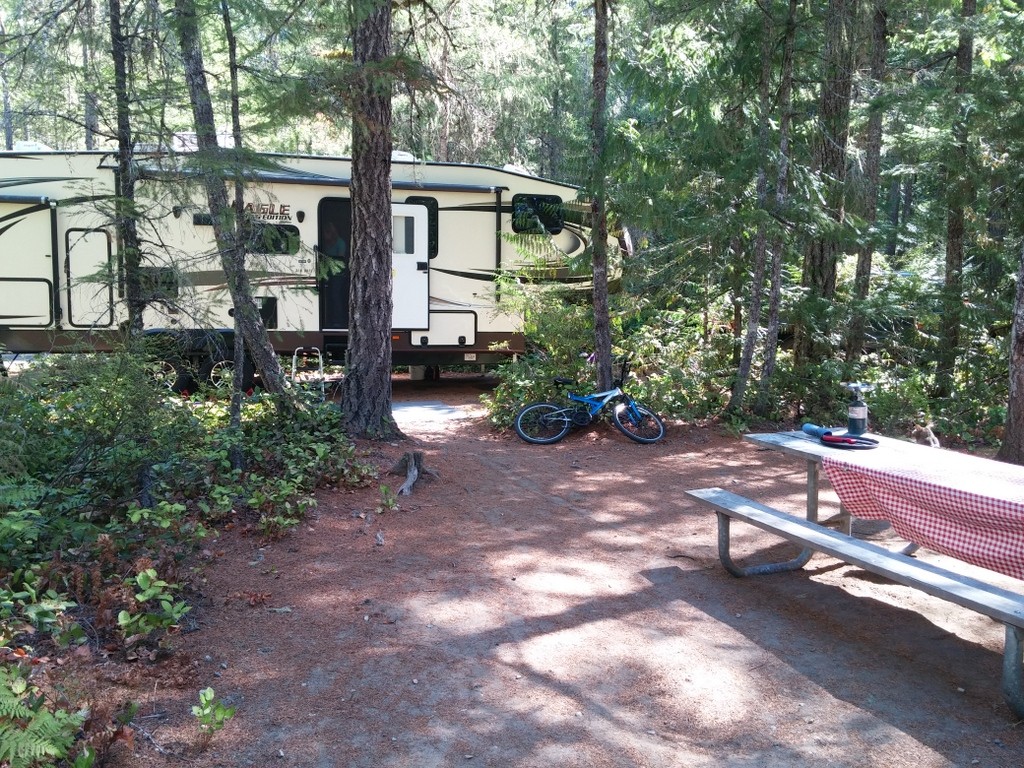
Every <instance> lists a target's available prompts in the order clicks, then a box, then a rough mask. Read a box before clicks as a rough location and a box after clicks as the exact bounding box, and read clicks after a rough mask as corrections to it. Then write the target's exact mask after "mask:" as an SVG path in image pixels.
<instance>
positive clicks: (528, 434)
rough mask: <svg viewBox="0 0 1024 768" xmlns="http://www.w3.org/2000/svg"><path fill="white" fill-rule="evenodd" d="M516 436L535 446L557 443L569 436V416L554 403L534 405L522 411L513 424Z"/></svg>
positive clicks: (562, 408)
mask: <svg viewBox="0 0 1024 768" xmlns="http://www.w3.org/2000/svg"><path fill="white" fill-rule="evenodd" d="M513 426H514V427H515V430H516V434H517V435H519V436H520V437H521V438H523V440H525V441H526V442H528V443H533V444H534V445H550V444H551V443H557V442H558V441H559V440H561V439H562V438H563V437H565V436H566V435H567V434H569V428H570V426H571V424H570V423H569V416H568V413H567V411H566V409H565V408H564V407H562V406H561V405H555V404H554V403H533V404H532V405H527V406H526V407H524V408H522V409H520V411H519V413H517V414H516V420H515V421H514V422H513Z"/></svg>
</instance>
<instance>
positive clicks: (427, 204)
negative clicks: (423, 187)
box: [405, 195, 440, 259]
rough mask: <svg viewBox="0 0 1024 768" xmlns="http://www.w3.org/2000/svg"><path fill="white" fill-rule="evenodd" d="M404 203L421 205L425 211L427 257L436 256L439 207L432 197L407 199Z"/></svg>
mask: <svg viewBox="0 0 1024 768" xmlns="http://www.w3.org/2000/svg"><path fill="white" fill-rule="evenodd" d="M405 202H406V203H408V204H409V205H422V206H423V207H424V208H426V209H427V257H428V258H431V259H433V258H435V257H436V256H437V214H438V211H439V210H440V207H439V206H438V204H437V200H436V199H434V198H433V197H417V196H415V195H414V196H412V197H407V198H405Z"/></svg>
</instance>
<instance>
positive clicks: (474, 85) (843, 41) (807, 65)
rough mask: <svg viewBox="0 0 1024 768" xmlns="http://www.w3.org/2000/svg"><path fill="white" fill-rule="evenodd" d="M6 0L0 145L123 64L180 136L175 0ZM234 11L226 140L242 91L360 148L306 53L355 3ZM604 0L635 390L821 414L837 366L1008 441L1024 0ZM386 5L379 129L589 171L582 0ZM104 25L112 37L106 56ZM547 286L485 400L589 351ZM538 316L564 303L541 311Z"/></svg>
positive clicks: (260, 124)
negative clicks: (125, 0) (390, 107)
mask: <svg viewBox="0 0 1024 768" xmlns="http://www.w3.org/2000/svg"><path fill="white" fill-rule="evenodd" d="M3 5H4V6H5V7H4V9H3V16H2V25H3V26H2V30H0V33H2V35H3V37H2V42H3V45H2V51H0V55H2V57H3V75H2V87H3V126H4V141H5V144H6V146H7V147H8V148H11V147H13V146H14V142H16V141H28V142H33V141H36V142H40V143H42V144H45V145H47V146H50V147H53V148H55V149H75V148H101V147H109V146H111V145H112V142H113V141H114V140H115V138H116V136H117V126H118V118H119V113H118V109H119V107H118V104H117V103H115V101H114V100H113V97H112V94H113V93H114V92H115V90H116V89H115V87H114V86H115V85H116V84H117V83H118V82H123V83H124V85H125V88H126V93H127V94H128V97H129V105H127V111H128V114H129V117H130V121H131V133H132V137H133V141H134V142H135V144H136V146H143V147H156V148H173V147H174V146H175V145H176V143H177V145H179V146H180V145H181V143H182V141H184V142H186V143H187V142H188V141H189V137H190V136H194V131H195V127H194V123H192V117H191V110H190V105H189V99H190V94H189V90H188V89H187V88H186V87H185V86H184V84H183V78H182V72H183V63H182V57H181V49H180V48H179V46H178V44H177V42H176V37H175V21H174V20H175V18H180V8H178V9H173V8H170V7H163V6H161V5H160V4H158V3H154V2H143V3H130V4H122V3H120V2H111V3H108V4H106V6H97V5H94V4H93V3H91V2H80V3H72V4H61V5H60V6H59V7H58V6H56V5H52V4H48V3H39V2H5V3H4V4H3ZM599 5H600V6H601V9H602V10H601V12H602V13H604V12H605V11H604V10H603V9H604V4H603V3H602V4H599ZM224 8H227V6H226V5H225V6H223V8H222V7H221V6H218V5H216V4H212V5H210V6H209V7H203V6H202V5H201V4H200V5H199V6H197V13H198V17H199V19H200V30H201V34H202V35H203V45H204V48H205V49H206V51H207V64H206V68H207V70H208V71H209V72H210V73H211V82H212V94H213V99H212V101H213V108H214V112H215V116H216V120H217V125H218V126H219V130H220V132H221V134H222V136H223V137H230V135H231V133H232V129H231V115H230V113H229V108H230V105H231V103H232V100H231V98H230V93H231V90H230V89H231V88H232V87H234V88H235V89H236V91H235V92H236V93H237V94H238V103H239V104H240V120H239V125H240V127H241V128H242V133H243V135H244V143H245V146H246V147H248V148H251V149H258V150H267V151H280V152H303V153H327V154H331V153H334V154H348V153H350V152H351V149H352V130H351V122H350V112H351V110H350V106H351V105H350V104H349V103H346V101H345V100H344V98H343V97H341V96H338V97H337V98H334V100H333V101H332V97H331V96H330V94H336V93H339V92H340V89H339V88H338V87H337V84H336V83H332V82H331V79H330V78H331V77H332V76H338V70H331V69H330V68H329V67H327V66H325V62H330V61H332V60H334V61H337V60H339V59H340V60H344V59H345V57H346V56H348V55H349V54H348V53H347V51H348V50H349V46H350V44H349V42H348V39H349V38H348V37H347V36H348V34H349V33H348V30H349V29H350V25H349V23H348V21H347V19H348V18H349V16H348V14H349V9H348V8H347V6H335V5H333V4H326V5H321V4H308V3H291V4H288V3H280V4H277V3H269V4H267V3H264V4H257V5H253V4H249V3H236V4H233V5H232V7H231V9H230V16H231V20H232V26H229V27H228V30H229V32H231V35H233V37H232V36H229V35H227V34H226V33H225V26H224V23H223V18H222V17H223V16H224V13H223V9H224ZM610 10H611V13H610V20H611V26H610V41H611V44H610V62H611V66H610V69H609V85H608V89H609V90H608V101H607V113H606V114H607V120H608V123H607V125H608V131H607V135H606V138H605V139H604V141H603V146H602V147H601V149H600V151H599V153H600V156H601V157H600V159H601V162H602V163H603V167H604V170H605V173H604V174H602V179H603V180H604V182H605V184H606V189H605V190H602V191H603V192H604V195H603V197H606V199H607V201H608V205H609V207H610V210H611V211H612V213H613V232H614V231H617V232H618V233H620V234H621V235H623V236H624V237H626V236H628V237H629V238H630V239H631V241H632V249H633V250H632V253H631V255H629V256H628V257H627V258H626V259H625V261H624V263H623V279H622V282H621V284H620V285H618V286H616V287H618V288H619V289H620V290H619V291H618V292H617V293H614V294H613V297H612V306H611V314H612V324H613V335H614V337H615V343H616V347H617V350H618V351H619V352H628V353H629V354H630V355H632V356H633V357H634V358H635V359H636V361H637V363H638V365H637V368H638V372H639V373H640V374H641V378H642V379H643V380H644V382H645V384H646V388H647V392H646V393H645V395H646V397H647V399H648V400H650V401H651V405H652V406H654V407H655V408H656V409H659V410H661V411H662V412H664V413H666V414H667V415H675V416H682V417H700V416H706V415H712V414H716V415H717V414H723V413H724V414H726V415H727V416H728V418H729V419H731V420H732V422H733V423H734V425H735V426H736V427H737V428H743V426H744V425H745V424H746V422H747V421H749V420H750V418H752V417H754V416H756V417H760V418H768V419H779V418H782V417H792V416H807V417H813V418H817V419H820V420H822V421H828V422H829V423H831V422H836V423H840V420H841V418H842V410H843V404H844V402H845V400H846V396H845V394H844V392H843V390H842V389H841V387H840V382H842V381H851V380H859V381H865V382H869V383H872V384H875V385H876V386H877V388H878V389H877V391H876V392H875V393H874V394H873V396H872V398H871V405H872V412H873V414H874V419H875V422H876V425H877V426H878V427H880V428H885V429H888V430H890V431H893V432H897V433H900V432H902V433H906V432H907V431H908V430H909V429H910V428H911V427H912V425H913V424H914V423H918V424H926V423H930V424H932V425H933V426H934V429H935V431H936V432H938V433H939V434H940V435H943V436H946V437H948V438H951V439H954V440H958V441H961V440H962V441H966V442H968V443H978V442H981V443H988V444H995V445H998V444H999V443H1000V442H1001V441H1003V440H1004V438H1006V437H1007V420H1008V418H1011V417H1013V414H1008V413H1007V405H1008V403H1009V402H1011V400H1010V395H1011V391H1010V385H1011V382H1012V381H1013V379H1012V378H1011V376H1010V375H1009V374H1008V371H1009V368H1010V367H1009V364H1008V363H1009V361H1010V359H1011V353H1012V352H1014V350H1016V349H1017V347H1018V346H1019V345H1011V343H1010V340H1011V338H1012V333H1011V331H1012V321H1013V316H1014V315H1013V307H1014V298H1015V289H1016V276H1017V274H1018V273H1019V272H1020V269H1019V266H1020V261H1021V227H1020V224H1019V221H1020V216H1019V212H1018V208H1019V205H1020V204H1019V196H1018V195H1015V194H1014V191H1015V190H1017V189H1019V187H1020V181H1021V162H1022V155H1021V151H1020V142H1021V125H1022V122H1021V120H1020V112H1021V104H1022V102H1021V98H1020V97H1021V88H1022V84H1021V67H1020V62H1021V58H1020V56H1021V50H1020V46H1021V43H1020V42H1019V41H1020V40H1021V35H1020V31H1021V20H1022V19H1021V14H1022V8H1021V5H1020V4H1019V3H1016V2H1010V1H1008V0H999V1H998V2H982V3H980V4H979V3H977V2H976V0H962V1H961V2H938V1H935V2H925V3H920V2H915V3H902V2H865V1H862V0H830V2H828V3H800V2H796V0H788V1H787V2H766V1H762V2H727V3H713V4H712V3H689V4H675V3H658V2H642V3H640V2H638V3H634V2H625V1H623V2H616V3H614V4H612V5H611V8H610ZM393 16H394V24H395V29H394V41H395V52H396V53H395V56H396V59H398V60H405V61H411V62H415V63H416V66H417V68H416V69H415V74H412V73H413V72H414V70H413V68H412V67H409V69H408V73H410V74H409V76H408V77H406V78H405V80H404V82H403V81H402V80H401V79H400V78H399V79H397V80H396V81H395V87H394V125H393V145H394V146H395V147H396V148H398V149H402V150H406V151H409V152H412V153H413V154H414V155H415V156H416V157H417V158H421V159H425V160H439V161H450V162H472V163H487V164H494V165H499V166H500V165H504V164H506V163H512V164H516V165H519V166H522V167H524V168H527V169H529V170H530V171H532V172H535V173H537V174H539V175H542V176H547V177H551V178H555V179H559V180H566V181H570V182H574V183H578V184H581V185H583V186H584V187H585V188H588V187H594V186H595V183H594V175H593V173H592V169H593V163H594V162H595V150H594V148H593V146H592V134H591V132H590V121H591V110H592V103H591V95H592V87H591V78H592V74H593V69H592V57H593V49H594V16H595V6H593V5H591V4H580V3H557V2H553V3H528V4H515V3H504V2H486V3H485V2H472V1H471V2H457V3H456V2H449V3H447V4H428V3H412V4H403V5H401V6H399V7H396V8H394V11H393ZM112 19H116V25H117V29H118V30H119V32H118V34H116V35H115V36H114V38H113V39H115V40H117V41H119V46H120V48H121V53H122V56H121V58H120V59H119V58H118V57H117V56H114V57H112V56H111V55H110V49H111V39H112V38H111V30H112V29H113V27H112V24H113V23H114V22H112ZM232 27H233V29H232ZM229 43H230V44H231V46H234V49H235V56H236V57H237V66H236V67H235V68H234V69H232V70H229V67H228V63H229V61H230V59H229V53H230V50H229V47H230V46H229ZM119 60H123V65H122V66H121V67H120V68H119V67H118V66H115V62H116V61H119ZM229 71H233V72H235V73H236V74H237V83H235V84H234V86H232V78H230V77H229V76H228V72H229ZM318 88H319V89H320V90H321V95H320V96H319V97H318V98H311V97H310V94H311V93H314V92H316V91H317V89H318ZM323 94H328V95H327V96H324V95H323ZM588 191H589V189H585V193H586V192H588ZM550 302H555V303H556V304H558V303H561V302H562V299H560V298H559V297H543V298H540V297H536V296H534V297H531V299H530V301H529V302H528V306H527V313H528V316H529V319H530V329H529V330H530V332H531V340H532V342H533V344H534V348H535V349H536V350H538V351H540V352H542V353H543V354H542V357H543V358H545V359H546V360H547V361H548V364H547V365H544V366H542V367H543V368H544V370H543V371H539V370H536V368H537V366H536V364H535V363H536V361H532V362H531V361H529V360H528V361H526V367H525V368H521V369H520V370H519V371H518V372H513V373H512V376H511V382H512V383H511V385H510V387H509V390H508V392H507V396H502V395H501V394H500V393H499V399H498V403H497V404H496V407H497V408H499V409H505V408H507V407H508V405H509V404H510V403H511V401H514V400H516V399H522V397H523V396H524V395H525V394H527V393H528V392H530V391H531V386H532V384H531V383H532V382H534V381H542V380H544V379H545V378H546V377H547V375H548V373H549V370H548V368H552V369H555V368H557V369H560V370H561V372H562V373H567V372H568V371H566V370H565V369H566V367H573V366H578V362H577V360H576V358H577V357H578V353H579V352H580V351H582V350H590V349H592V348H593V341H591V340H589V339H588V336H587V334H588V333H589V327H590V324H591V319H590V317H589V314H588V312H587V310H586V309H585V308H583V307H579V306H576V307H575V308H574V311H570V312H569V313H565V312H564V311H563V310H562V309H559V311H558V312H557V313H555V314H554V315H552V313H551V306H550ZM553 316H554V317H557V318H558V320H559V327H558V328H556V329H549V328H547V326H548V325H549V324H550V321H551V318H552V317H553ZM567 317H568V318H569V319H570V320H572V321H574V322H571V323H569V325H570V327H572V328H574V330H576V331H577V332H576V333H569V332H567V330H566V328H565V327H563V326H564V324H565V323H566V318H567ZM576 326H579V327H578V328H577V327H576ZM1017 354H1018V355H1019V352H1018V353H1017ZM500 419H501V416H500V415H499V416H498V420H499V421H500ZM1018 432H1024V430H1016V429H1015V430H1011V433H1012V434H1011V435H1010V437H1011V440H1010V442H1015V441H1014V440H1013V439H1012V436H1013V435H1014V434H1017V433H1018ZM1021 439H1022V440H1024V438H1021ZM1004 453H1005V454H1006V456H1007V457H1011V456H1016V458H1017V460H1020V458H1021V455H1022V454H1021V452H1020V448H1019V447H1013V450H1012V451H1011V450H1010V449H1009V448H1006V447H1004Z"/></svg>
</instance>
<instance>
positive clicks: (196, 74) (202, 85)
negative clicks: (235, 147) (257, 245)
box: [174, 0, 285, 394]
mask: <svg viewBox="0 0 1024 768" xmlns="http://www.w3.org/2000/svg"><path fill="white" fill-rule="evenodd" d="M174 7H175V11H176V12H177V13H176V20H177V24H178V42H179V44H180V46H181V54H182V61H183V63H184V66H185V82H186V85H187V86H188V91H189V97H190V99H191V101H192V116H193V119H194V122H195V127H196V144H197V146H198V148H199V150H198V153H197V154H198V155H199V156H200V159H205V160H208V161H213V160H215V159H217V158H218V156H219V155H221V154H222V153H221V150H220V147H219V146H218V144H217V128H216V122H215V120H214V115H213V103H212V101H211V99H210V88H209V84H208V83H207V80H206V70H205V69H204V66H203V51H202V48H201V44H200V36H199V25H198V21H197V16H196V7H195V3H194V2H193V0H175V4H174ZM211 165H214V163H212V162H211ZM202 184H203V188H204V189H205V191H206V198H207V203H208V205H209V206H210V215H211V216H212V218H213V231H214V235H215V236H216V239H217V248H218V249H219V251H220V254H221V267H222V268H223V269H224V276H225V279H226V282H227V286H228V291H229V293H230V294H231V302H232V305H233V307H234V313H235V323H236V327H237V328H238V329H239V331H241V333H242V336H243V338H244V339H245V346H246V348H247V349H248V350H249V355H250V356H251V357H252V360H253V363H254V364H255V366H256V370H258V371H259V373H260V378H261V380H262V381H263V386H264V388H265V389H266V390H267V391H268V392H272V393H275V394H283V393H284V392H285V379H284V370H283V369H282V367H281V360H280V358H279V357H278V356H277V353H276V352H275V351H274V347H273V345H272V344H271V343H270V338H269V336H268V335H267V329H266V327H264V325H263V320H262V319H261V318H260V313H259V309H258V308H257V307H256V301H255V300H254V299H253V293H252V286H251V284H250V282H249V273H248V272H247V271H246V269H245V268H244V254H243V258H238V253H239V250H236V248H240V246H238V245H237V244H238V240H239V239H238V238H237V237H236V232H237V227H238V225H239V222H238V220H237V218H236V217H235V216H234V215H233V210H232V208H231V204H230V201H229V199H228V192H227V187H226V186H225V184H224V179H223V177H222V173H220V172H217V171H211V170H210V169H207V172H205V173H204V174H203V179H202ZM241 362H242V361H236V365H238V364H241Z"/></svg>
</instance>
